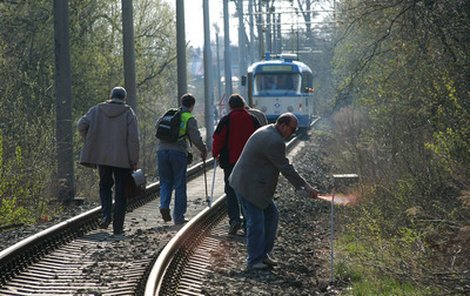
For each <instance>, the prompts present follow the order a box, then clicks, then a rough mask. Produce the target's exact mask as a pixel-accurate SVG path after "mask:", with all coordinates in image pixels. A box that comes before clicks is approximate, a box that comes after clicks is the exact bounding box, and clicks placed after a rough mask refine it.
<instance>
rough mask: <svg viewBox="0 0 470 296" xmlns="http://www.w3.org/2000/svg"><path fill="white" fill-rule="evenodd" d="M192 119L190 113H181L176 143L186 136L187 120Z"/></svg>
mask: <svg viewBox="0 0 470 296" xmlns="http://www.w3.org/2000/svg"><path fill="white" fill-rule="evenodd" d="M191 117H193V114H192V113H191V112H188V111H185V112H182V113H181V124H180V130H179V133H178V135H179V136H178V139H179V140H178V141H181V140H183V139H185V138H186V137H185V136H187V134H188V131H187V128H188V120H189V119H190V118H191Z"/></svg>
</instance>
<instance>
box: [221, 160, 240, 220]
mask: <svg viewBox="0 0 470 296" xmlns="http://www.w3.org/2000/svg"><path fill="white" fill-rule="evenodd" d="M232 170H233V165H229V166H228V167H226V168H224V181H225V188H224V192H225V194H226V195H227V214H228V218H229V223H230V225H232V224H233V223H240V222H241V219H240V214H242V215H243V212H242V208H241V206H240V202H239V200H238V197H237V195H236V194H235V191H234V190H233V188H232V186H230V184H229V181H228V177H229V176H230V174H231V173H232Z"/></svg>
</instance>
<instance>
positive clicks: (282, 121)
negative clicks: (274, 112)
mask: <svg viewBox="0 0 470 296" xmlns="http://www.w3.org/2000/svg"><path fill="white" fill-rule="evenodd" d="M297 124H298V120H297V117H296V116H295V115H294V114H293V113H290V112H288V113H283V114H281V115H280V116H279V117H278V118H277V120H276V125H275V126H276V129H277V130H278V132H279V133H280V134H281V135H282V136H283V137H284V138H285V139H288V138H289V137H290V136H292V134H293V133H295V131H296V130H297Z"/></svg>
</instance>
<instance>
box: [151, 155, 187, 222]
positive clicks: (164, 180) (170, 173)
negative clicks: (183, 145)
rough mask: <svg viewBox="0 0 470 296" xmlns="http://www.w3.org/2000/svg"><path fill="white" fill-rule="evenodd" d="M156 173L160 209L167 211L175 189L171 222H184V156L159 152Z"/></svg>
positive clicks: (185, 203)
mask: <svg viewBox="0 0 470 296" xmlns="http://www.w3.org/2000/svg"><path fill="white" fill-rule="evenodd" d="M157 159H158V172H159V175H160V209H169V208H170V201H171V192H172V191H173V188H174V189H175V208H174V209H173V221H174V222H175V223H179V222H183V221H184V214H185V213H186V207H187V195H186V169H187V167H188V161H187V157H186V154H185V153H184V152H181V151H176V150H159V151H158V152H157Z"/></svg>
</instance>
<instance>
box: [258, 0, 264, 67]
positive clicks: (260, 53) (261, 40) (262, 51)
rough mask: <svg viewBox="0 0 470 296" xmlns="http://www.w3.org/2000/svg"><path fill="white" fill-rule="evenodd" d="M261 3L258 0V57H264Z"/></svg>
mask: <svg viewBox="0 0 470 296" xmlns="http://www.w3.org/2000/svg"><path fill="white" fill-rule="evenodd" d="M262 12H263V5H262V3H261V1H260V0H258V39H259V58H260V59H262V58H263V57H264V40H263V39H264V37H263V15H262Z"/></svg>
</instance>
